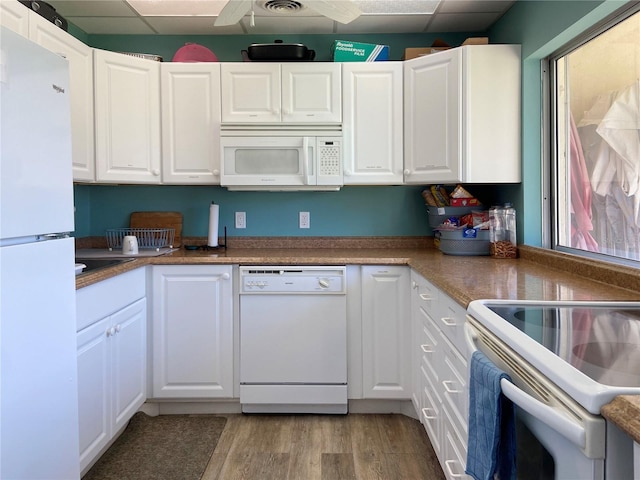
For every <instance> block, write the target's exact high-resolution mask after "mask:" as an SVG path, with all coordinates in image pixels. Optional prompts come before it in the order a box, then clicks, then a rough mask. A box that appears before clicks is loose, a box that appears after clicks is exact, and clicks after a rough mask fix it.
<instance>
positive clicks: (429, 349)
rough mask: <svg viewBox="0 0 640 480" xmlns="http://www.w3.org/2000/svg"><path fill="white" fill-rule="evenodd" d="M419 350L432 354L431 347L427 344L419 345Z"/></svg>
mask: <svg viewBox="0 0 640 480" xmlns="http://www.w3.org/2000/svg"><path fill="white" fill-rule="evenodd" d="M420 348H421V349H422V351H423V352H424V353H433V346H432V345H428V344H423V345H420Z"/></svg>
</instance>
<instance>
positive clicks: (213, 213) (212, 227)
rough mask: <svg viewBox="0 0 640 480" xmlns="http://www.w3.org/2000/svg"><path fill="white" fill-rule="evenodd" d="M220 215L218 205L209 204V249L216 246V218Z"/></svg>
mask: <svg viewBox="0 0 640 480" xmlns="http://www.w3.org/2000/svg"><path fill="white" fill-rule="evenodd" d="M219 213H220V207H219V205H216V204H215V203H213V202H211V206H210V207H209V243H207V245H209V246H210V247H217V246H218V218H219V217H218V216H219Z"/></svg>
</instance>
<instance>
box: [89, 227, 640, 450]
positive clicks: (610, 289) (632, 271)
mask: <svg viewBox="0 0 640 480" xmlns="http://www.w3.org/2000/svg"><path fill="white" fill-rule="evenodd" d="M277 244H278V245H279V246H280V247H282V248H268V247H267V245H269V243H268V242H267V241H255V242H246V243H244V244H240V245H242V246H241V247H233V248H226V249H218V250H212V251H202V250H195V251H191V250H185V249H180V250H178V251H175V252H172V253H170V254H167V255H163V256H158V257H144V258H137V259H135V260H133V261H131V262H127V263H123V264H120V265H117V266H114V267H110V268H107V269H104V270H98V271H95V272H89V273H86V274H81V275H78V276H76V288H83V287H86V286H88V285H91V284H94V283H96V282H99V281H101V280H105V279H107V278H110V277H113V276H115V275H118V274H121V273H124V272H126V271H130V270H134V269H136V268H139V267H141V266H145V265H209V264H211V265H215V264H239V265H305V264H307V265H408V266H409V267H411V268H413V269H414V270H415V271H417V272H418V273H420V274H421V275H422V276H424V277H425V278H426V279H427V280H429V281H430V282H431V283H433V284H434V285H435V286H436V287H438V288H440V289H441V290H442V291H444V292H445V293H447V294H448V295H449V296H450V297H452V298H453V299H455V300H456V301H457V302H458V303H460V304H461V305H463V306H465V307H466V306H467V305H468V303H469V302H471V301H472V300H477V299H482V298H496V299H532V300H628V301H640V271H639V270H638V269H637V268H632V267H624V266H617V265H615V266H614V265H609V264H605V263H603V262H598V261H593V260H589V259H584V258H581V257H577V256H574V255H569V254H564V253H560V252H555V251H550V250H546V249H541V248H536V247H530V246H526V245H523V246H519V258H517V259H495V258H491V257H476V256H451V255H444V254H442V253H441V252H440V251H439V250H437V249H435V248H433V247H432V246H431V245H432V241H430V240H428V237H427V240H424V239H420V240H418V241H410V242H406V241H405V242H403V241H395V240H393V239H370V240H369V241H356V240H354V241H349V240H344V239H340V240H335V239H334V240H327V239H323V240H318V241H315V242H314V241H313V240H310V239H306V240H296V239H280V238H279V239H278V240H277ZM603 415H604V416H605V417H606V418H607V419H609V420H610V421H612V422H614V423H615V424H616V425H618V426H619V427H620V428H621V429H622V430H624V431H625V432H627V433H628V434H629V435H631V436H632V437H633V438H634V440H636V441H638V442H640V398H638V397H635V396H625V395H621V396H619V397H617V398H616V399H615V400H614V401H613V402H611V403H610V404H608V405H606V406H605V407H604V408H603Z"/></svg>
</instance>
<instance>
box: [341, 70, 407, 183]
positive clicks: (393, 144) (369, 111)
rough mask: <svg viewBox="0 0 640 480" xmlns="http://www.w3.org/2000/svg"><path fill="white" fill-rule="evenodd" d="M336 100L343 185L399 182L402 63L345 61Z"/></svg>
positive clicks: (401, 123) (400, 173)
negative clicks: (339, 109)
mask: <svg viewBox="0 0 640 480" xmlns="http://www.w3.org/2000/svg"><path fill="white" fill-rule="evenodd" d="M342 97H343V108H342V110H343V117H344V118H343V120H344V121H343V125H342V131H343V135H344V184H345V185H399V184H402V182H403V175H402V170H403V128H402V125H403V116H402V111H403V108H402V98H403V97H402V63H401V62H371V63H367V62H363V63H358V62H350V63H345V64H344V65H343V66H342Z"/></svg>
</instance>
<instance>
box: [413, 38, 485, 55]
mask: <svg viewBox="0 0 640 480" xmlns="http://www.w3.org/2000/svg"><path fill="white" fill-rule="evenodd" d="M488 43H489V37H469V38H467V39H466V40H465V41H464V42H462V45H460V46H461V47H463V46H465V45H487V44H488ZM450 48H451V47H450V46H449V45H448V44H447V43H445V42H443V41H442V40H439V39H438V40H436V41H434V42H433V44H432V45H431V46H430V47H411V48H405V49H404V55H402V60H411V59H412V58H418V57H423V56H425V55H430V54H432V53H437V52H442V51H443V50H449V49H450Z"/></svg>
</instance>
